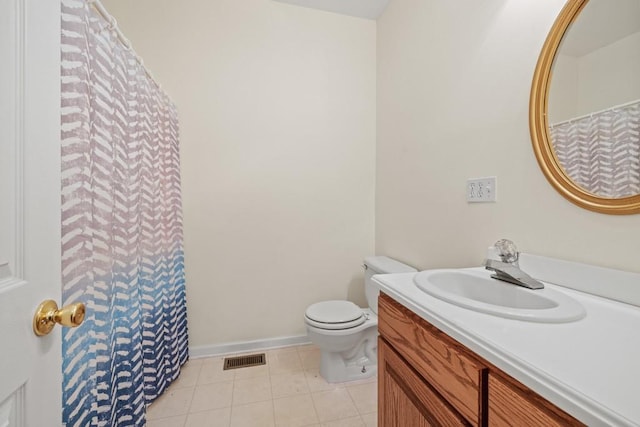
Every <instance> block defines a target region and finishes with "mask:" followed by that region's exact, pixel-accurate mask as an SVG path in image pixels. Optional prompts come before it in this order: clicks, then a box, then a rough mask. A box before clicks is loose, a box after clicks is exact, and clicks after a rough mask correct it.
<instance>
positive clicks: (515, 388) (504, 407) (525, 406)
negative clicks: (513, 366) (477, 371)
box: [489, 373, 584, 427]
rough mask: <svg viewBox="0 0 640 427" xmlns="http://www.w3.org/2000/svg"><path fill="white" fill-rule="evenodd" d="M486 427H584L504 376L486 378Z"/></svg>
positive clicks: (493, 375) (492, 375)
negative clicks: (487, 393)
mask: <svg viewBox="0 0 640 427" xmlns="http://www.w3.org/2000/svg"><path fill="white" fill-rule="evenodd" d="M489 425H490V426H492V427H503V426H504V427H510V426H545V427H568V426H572V427H573V426H575V427H577V426H584V424H582V423H581V422H580V421H578V420H576V419H575V418H573V417H572V416H571V415H569V414H567V413H566V412H564V411H562V410H561V409H560V408H558V407H557V406H555V405H554V404H552V403H551V402H549V401H547V400H545V399H544V398H543V397H541V396H540V395H538V394H537V393H535V392H534V391H532V390H530V389H529V388H527V387H526V386H524V385H522V384H520V383H519V382H517V381H516V380H514V379H511V378H509V377H507V376H502V377H501V376H497V375H495V374H494V373H491V374H489Z"/></svg>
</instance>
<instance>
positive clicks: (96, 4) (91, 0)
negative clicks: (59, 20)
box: [87, 0, 162, 89]
mask: <svg viewBox="0 0 640 427" xmlns="http://www.w3.org/2000/svg"><path fill="white" fill-rule="evenodd" d="M87 3H88V4H89V5H90V6H93V8H94V9H95V10H96V11H97V12H98V13H99V14H100V16H102V18H103V19H104V20H105V21H107V22H108V23H109V27H108V28H109V29H110V30H112V31H114V32H115V33H116V36H117V37H118V40H119V41H120V43H121V44H122V46H124V48H125V49H127V50H130V51H131V53H133V56H134V57H135V58H136V61H138V64H140V66H141V67H142V69H143V70H144V72H145V74H146V75H147V77H149V78H150V79H151V81H152V82H153V83H155V85H156V86H157V87H158V88H160V89H162V86H160V83H158V81H157V80H156V79H155V77H153V74H151V71H149V69H148V68H147V67H145V65H144V61H143V60H142V58H141V57H140V56H139V55H138V53H137V52H136V51H135V49H133V46H131V42H130V41H129V39H128V38H126V37H125V36H124V34H123V33H122V31H121V30H120V27H118V21H116V18H114V17H113V16H112V15H111V14H110V13H109V12H108V11H107V9H106V8H105V7H104V5H103V4H102V3H101V2H100V0H87Z"/></svg>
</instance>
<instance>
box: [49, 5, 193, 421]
mask: <svg viewBox="0 0 640 427" xmlns="http://www.w3.org/2000/svg"><path fill="white" fill-rule="evenodd" d="M61 37H62V52H61V55H62V69H61V72H62V82H61V89H62V101H61V104H62V118H61V120H62V123H61V125H62V131H61V132H62V135H61V137H62V148H61V149H62V283H63V291H62V292H63V299H64V302H65V303H69V302H73V301H83V302H84V303H85V304H86V306H87V318H86V320H85V322H84V323H83V324H82V325H81V326H80V327H78V328H73V329H70V328H66V329H65V330H64V332H63V367H62V368H63V384H62V388H63V421H64V423H65V425H67V426H83V427H84V426H130V425H136V426H141V425H144V423H145V413H146V409H145V408H146V405H147V404H148V403H150V402H151V401H153V400H154V399H155V398H156V397H157V396H159V395H160V394H161V393H162V392H163V391H164V389H165V388H166V387H167V386H168V385H169V384H170V383H171V381H173V380H174V379H175V378H176V377H177V376H178V374H179V372H180V366H181V365H182V364H183V363H184V362H185V361H186V360H187V357H188V354H187V320H186V304H185V280H184V269H183V249H182V213H181V203H182V202H181V191H180V172H179V152H178V119H177V112H176V109H175V107H174V105H173V104H172V103H171V101H170V99H169V98H168V97H167V95H166V94H165V93H164V92H163V91H162V90H161V89H160V88H159V87H158V85H157V84H156V83H155V82H154V81H153V79H152V78H150V77H149V75H148V74H147V72H146V70H145V68H144V67H143V66H142V65H141V64H140V63H139V61H138V60H137V59H136V58H137V57H136V55H135V53H134V52H133V51H131V50H130V49H127V48H126V47H125V46H124V45H123V44H122V43H121V42H120V41H119V40H118V37H117V34H116V32H115V31H114V27H113V22H111V23H110V22H106V21H105V19H104V18H103V17H102V15H100V14H99V13H98V12H96V10H95V9H94V7H93V6H92V5H91V3H90V2H88V1H86V0H63V1H62V35H61Z"/></svg>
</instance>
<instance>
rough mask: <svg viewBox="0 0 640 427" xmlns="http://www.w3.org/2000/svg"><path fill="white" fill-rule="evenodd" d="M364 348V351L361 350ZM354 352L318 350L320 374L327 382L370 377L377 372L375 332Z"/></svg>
mask: <svg viewBox="0 0 640 427" xmlns="http://www.w3.org/2000/svg"><path fill="white" fill-rule="evenodd" d="M358 350H359V351H358ZM363 350H364V351H363ZM354 353H356V354H345V353H344V352H328V351H323V350H322V349H321V350H320V375H321V376H322V378H324V379H325V381H327V382H329V383H342V382H347V381H357V380H364V379H367V378H371V377H373V376H375V375H376V374H377V373H378V343H377V333H376V334H375V335H374V337H371V338H368V339H365V340H363V342H362V343H360V344H359V345H358V346H357V347H356V352H354Z"/></svg>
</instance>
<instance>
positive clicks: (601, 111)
mask: <svg viewBox="0 0 640 427" xmlns="http://www.w3.org/2000/svg"><path fill="white" fill-rule="evenodd" d="M638 103H640V99H636V100H634V101H629V102H625V103H624V104H620V105H614V106H613V107H609V108H605V109H604V110H600V111H594V112H593V113H589V114H585V115H583V116H578V117H573V118H571V119H568V120H563V121H561V122H558V123H552V124H550V125H549V127H550V128H552V127H554V126H560V125H565V124H567V123H571V122H575V121H576V120H582V119H586V118H587V117H591V116H593V115H595V114H602V113H606V112H607V111H612V110H616V109H618V108H624V107H628V106H630V105H633V104H638Z"/></svg>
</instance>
